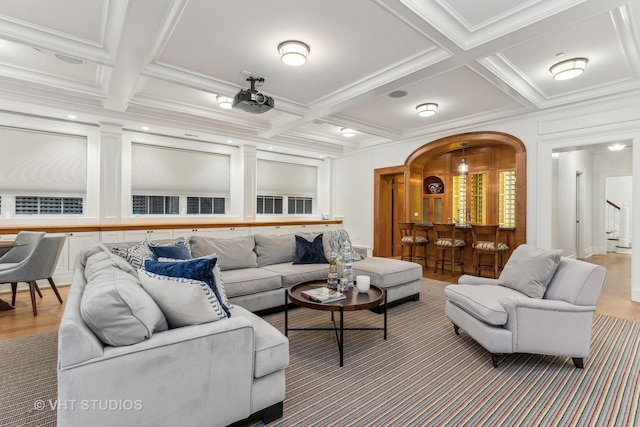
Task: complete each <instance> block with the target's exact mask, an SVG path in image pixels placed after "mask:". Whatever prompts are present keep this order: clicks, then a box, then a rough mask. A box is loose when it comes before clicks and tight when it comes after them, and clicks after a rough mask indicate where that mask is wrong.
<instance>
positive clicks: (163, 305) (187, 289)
mask: <svg viewBox="0 0 640 427" xmlns="http://www.w3.org/2000/svg"><path fill="white" fill-rule="evenodd" d="M138 275H139V277H140V283H141V284H142V287H143V288H144V289H145V291H147V293H148V294H149V295H151V298H153V300H154V301H155V302H156V304H158V307H160V309H161V310H162V312H163V313H164V315H165V317H166V318H167V322H168V324H169V328H179V327H182V326H189V325H198V324H201V323H208V322H214V321H216V320H219V319H223V318H225V317H227V314H226V313H225V312H224V310H223V309H222V305H221V304H220V302H219V301H218V298H217V297H216V295H215V294H214V293H213V291H212V290H211V288H210V287H209V285H208V284H207V283H206V282H202V281H200V280H193V279H185V278H183V277H168V276H161V275H159V274H155V273H151V272H149V271H144V270H138Z"/></svg>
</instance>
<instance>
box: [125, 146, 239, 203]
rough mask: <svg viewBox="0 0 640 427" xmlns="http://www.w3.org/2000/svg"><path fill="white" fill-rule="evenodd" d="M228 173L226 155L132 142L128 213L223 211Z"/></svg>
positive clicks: (228, 180) (228, 167)
mask: <svg viewBox="0 0 640 427" xmlns="http://www.w3.org/2000/svg"><path fill="white" fill-rule="evenodd" d="M229 174H230V159H229V156H227V155H222V154H215V153H209V152H205V151H195V150H184V149H179V148H169V147H161V146H155V145H147V144H138V143H133V144H132V146H131V194H132V209H131V210H132V214H134V215H178V214H186V215H206V214H208V215H224V214H225V213H226V206H227V205H228V199H229V194H230V177H229Z"/></svg>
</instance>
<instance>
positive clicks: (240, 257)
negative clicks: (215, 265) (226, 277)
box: [189, 236, 258, 271]
mask: <svg viewBox="0 0 640 427" xmlns="http://www.w3.org/2000/svg"><path fill="white" fill-rule="evenodd" d="M189 244H190V245H191V255H192V256H193V257H194V258H197V257H202V256H206V255H211V254H214V253H216V254H218V256H219V262H220V269H222V271H225V270H233V269H236V268H252V267H257V266H258V256H257V255H256V253H255V252H254V250H253V249H254V247H255V245H256V242H255V240H254V238H253V236H241V237H233V238H231V239H214V238H212V237H202V236H193V237H191V239H190V240H189Z"/></svg>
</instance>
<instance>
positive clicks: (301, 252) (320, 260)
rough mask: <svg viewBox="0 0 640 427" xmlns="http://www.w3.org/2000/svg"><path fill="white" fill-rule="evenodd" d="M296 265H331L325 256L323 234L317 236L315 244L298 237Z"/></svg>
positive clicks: (294, 261) (314, 240)
mask: <svg viewBox="0 0 640 427" xmlns="http://www.w3.org/2000/svg"><path fill="white" fill-rule="evenodd" d="M293 263H294V264H329V261H327V257H326V256H325V255H324V247H323V246H322V234H319V235H318V236H316V238H315V239H313V242H310V241H308V240H307V239H305V238H304V237H301V236H296V258H295V259H294V260H293Z"/></svg>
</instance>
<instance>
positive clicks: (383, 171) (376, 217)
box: [372, 166, 409, 256]
mask: <svg viewBox="0 0 640 427" xmlns="http://www.w3.org/2000/svg"><path fill="white" fill-rule="evenodd" d="M408 173H409V170H408V168H407V167H406V166H391V167H385V168H379V169H374V170H373V250H372V253H373V256H378V255H379V248H380V247H381V245H382V240H383V237H382V236H381V235H380V232H379V228H378V227H377V225H378V224H381V223H382V218H381V216H380V181H381V179H382V177H383V176H386V175H398V174H405V177H406V175H407V174H408ZM407 182H408V181H405V203H407V202H408V195H409V192H408V191H406V188H407V187H406V185H407V184H406V183H407ZM406 206H408V205H406ZM405 211H406V210H405Z"/></svg>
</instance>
